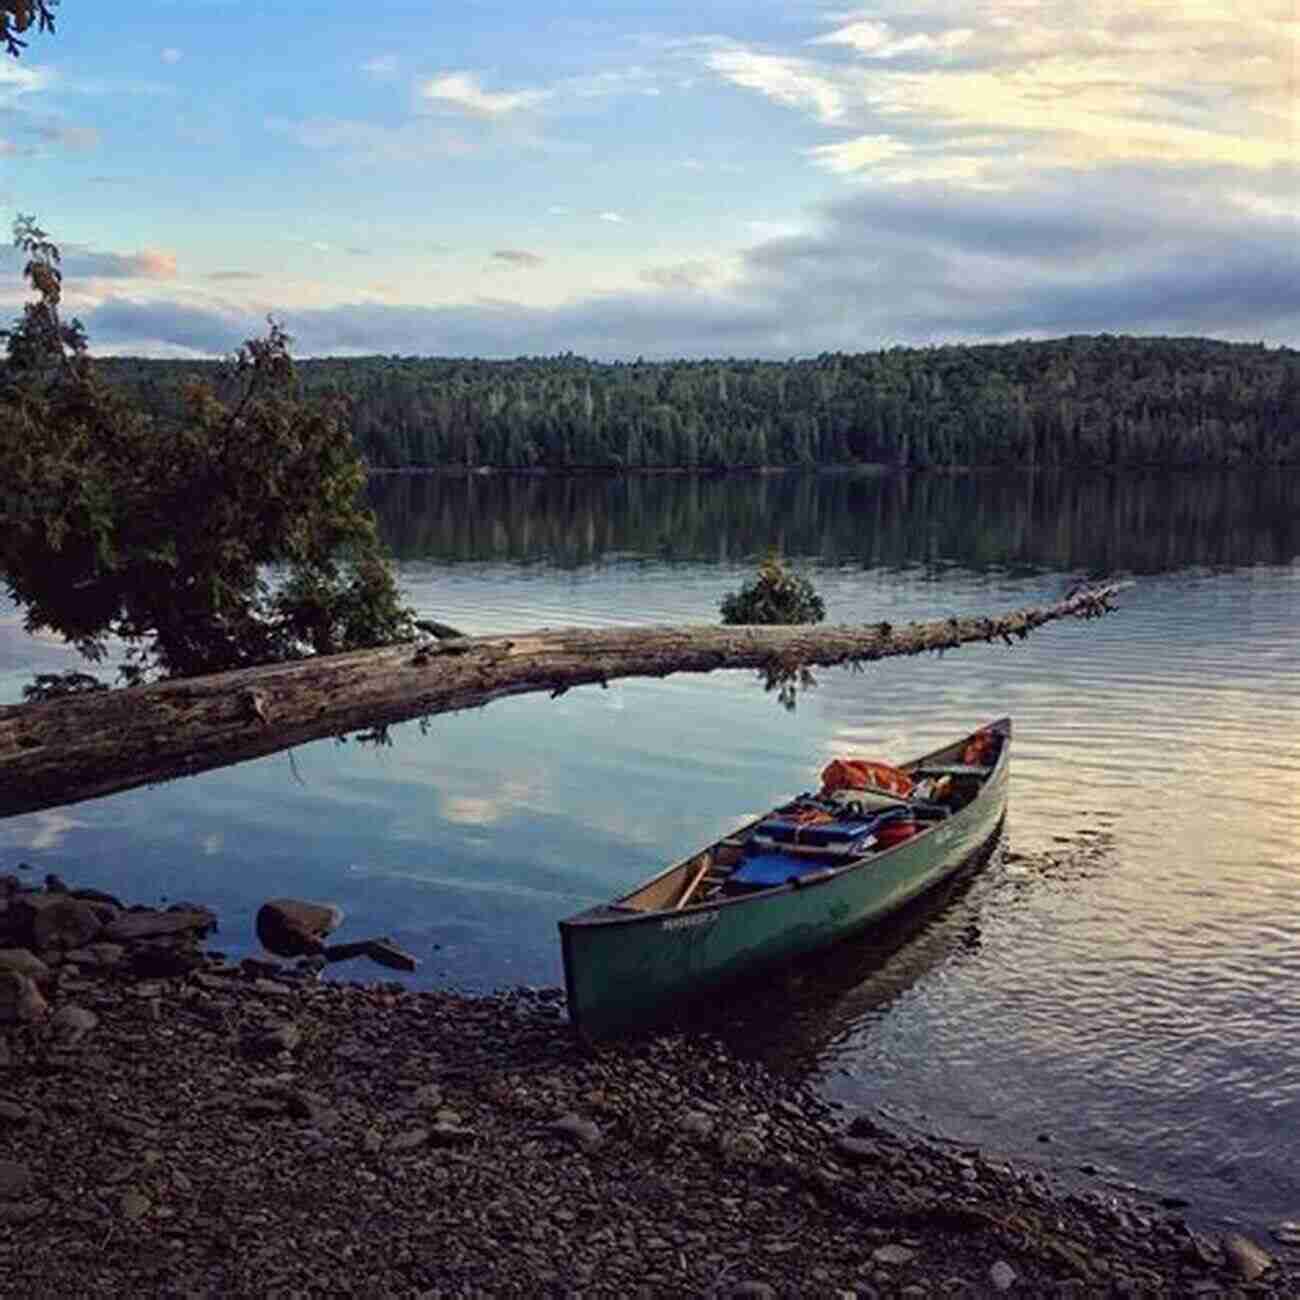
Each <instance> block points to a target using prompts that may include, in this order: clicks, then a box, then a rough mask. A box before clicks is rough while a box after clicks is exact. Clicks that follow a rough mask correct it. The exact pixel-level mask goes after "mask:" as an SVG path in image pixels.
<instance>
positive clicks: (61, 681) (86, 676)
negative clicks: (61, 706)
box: [23, 669, 108, 704]
mask: <svg viewBox="0 0 1300 1300" xmlns="http://www.w3.org/2000/svg"><path fill="white" fill-rule="evenodd" d="M106 690H108V687H107V686H106V685H105V684H104V683H103V682H101V681H100V680H99V678H98V677H92V676H91V675H90V673H79V672H77V671H76V670H75V669H74V670H71V671H69V672H66V673H37V674H36V679H35V681H33V682H32V684H31V685H30V686H24V687H23V699H25V700H26V701H27V702H28V703H29V704H36V703H39V702H41V701H42V700H61V699H63V698H64V697H65V696H68V695H89V694H92V693H93V692H95V691H106Z"/></svg>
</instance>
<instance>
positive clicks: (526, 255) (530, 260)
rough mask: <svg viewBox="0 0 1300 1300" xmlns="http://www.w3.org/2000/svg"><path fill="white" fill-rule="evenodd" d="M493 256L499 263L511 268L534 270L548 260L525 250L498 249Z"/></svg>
mask: <svg viewBox="0 0 1300 1300" xmlns="http://www.w3.org/2000/svg"><path fill="white" fill-rule="evenodd" d="M492 256H493V257H494V258H495V259H496V260H497V261H498V262H506V263H508V264H509V265H510V266H517V267H521V268H532V267H535V266H541V265H542V264H543V263H544V262H545V261H546V259H545V258H544V257H542V256H540V255H539V254H537V253H530V252H528V250H527V249H523V248H498V249H497V250H496V252H495V253H493V254H492Z"/></svg>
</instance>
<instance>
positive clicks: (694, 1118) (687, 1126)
mask: <svg viewBox="0 0 1300 1300" xmlns="http://www.w3.org/2000/svg"><path fill="white" fill-rule="evenodd" d="M677 1127H678V1128H679V1129H680V1130H681V1131H682V1133H683V1135H685V1136H686V1137H688V1138H694V1139H695V1140H696V1141H700V1142H703V1141H707V1140H708V1139H709V1138H711V1137H712V1136H713V1129H714V1124H713V1120H712V1119H711V1118H710V1117H709V1116H708V1115H705V1114H703V1113H702V1112H700V1111H698V1110H688V1111H687V1112H686V1114H685V1115H683V1116H682V1117H681V1119H680V1120H679V1121H678V1124H677Z"/></svg>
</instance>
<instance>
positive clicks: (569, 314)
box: [79, 165, 1300, 358]
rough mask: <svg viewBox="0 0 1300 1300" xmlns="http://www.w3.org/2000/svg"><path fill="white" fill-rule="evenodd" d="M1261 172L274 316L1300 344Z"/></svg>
mask: <svg viewBox="0 0 1300 1300" xmlns="http://www.w3.org/2000/svg"><path fill="white" fill-rule="evenodd" d="M1243 175H1248V176H1249V175H1253V173H1240V172H1238V173H1233V172H1230V171H1227V170H1226V169H1206V168H1187V169H1182V170H1181V171H1177V172H1171V171H1170V170H1169V169H1166V168H1141V167H1135V166H1131V165H1130V166H1124V167H1113V168H1108V169H1103V170H1101V171H1098V172H1096V173H1094V174H1092V175H1091V176H1090V178H1089V182H1088V184H1087V186H1082V185H1080V183H1079V178H1078V176H1077V175H1076V174H1074V173H1072V172H1070V171H1068V170H1066V169H1060V170H1058V171H1057V172H1055V173H1052V174H1050V175H1045V176H1038V177H1027V178H1025V179H1024V180H1023V181H1022V182H1021V183H1020V184H1018V185H1016V186H1014V187H1010V188H1007V189H1005V190H1000V191H991V190H990V191H972V190H969V189H966V188H964V187H959V186H954V185H951V184H936V183H926V184H920V183H917V184H912V185H907V186H898V185H890V184H873V185H869V186H862V187H860V188H859V189H858V190H856V191H855V192H853V193H852V194H849V195H846V196H844V197H842V198H840V199H837V200H835V201H834V202H831V203H827V204H823V205H821V206H820V207H818V208H817V209H815V210H813V212H812V213H811V214H810V219H809V220H808V221H807V223H806V225H805V227H804V229H803V231H802V233H799V234H793V235H786V236H782V237H776V238H768V239H764V240H762V241H760V242H758V243H756V244H755V245H754V246H753V247H752V248H750V249H749V250H748V252H747V253H745V254H744V256H743V257H742V259H741V261H740V265H739V273H738V274H737V275H734V276H733V275H730V274H728V276H727V277H725V278H724V277H721V276H717V277H713V278H710V277H709V276H708V274H707V270H706V268H705V267H704V266H702V265H699V266H697V265H696V264H693V263H683V264H679V265H677V266H676V267H673V266H668V267H652V268H648V269H647V270H645V271H644V272H642V275H641V280H642V285H643V287H642V288H641V289H639V290H630V291H624V292H621V293H603V294H599V295H590V296H587V297H582V298H577V299H575V300H573V301H570V302H567V303H564V304H561V305H559V306H552V307H537V306H529V305H525V304H520V303H512V302H507V301H497V302H483V301H479V302H470V303H461V304H451V305H444V306H427V307H426V306H411V305H405V306H404V305H399V304H393V303H376V302H357V303H347V304H341V305H338V306H331V307H313V308H295V307H291V306H286V307H277V308H275V314H276V316H277V318H283V319H284V321H285V323H286V326H287V328H288V329H289V331H290V333H291V334H292V335H293V336H294V338H295V340H296V342H295V349H296V351H297V352H298V353H299V354H300V355H304V356H309V355H326V354H340V355H348V354H359V353H380V354H383V353H390V352H397V353H422V354H431V355H443V356H485V357H511V356H518V355H520V354H555V353H557V352H562V351H566V350H572V351H574V352H578V353H581V354H584V355H589V356H593V357H599V358H614V357H630V356H636V355H638V354H639V355H644V356H647V357H674V356H695V357H701V356H703V357H708V356H720V355H722V356H726V355H731V356H767V357H787V356H794V355H804V356H806V355H816V354H817V353H819V352H822V351H836V350H844V351H862V350H867V349H872V348H877V347H881V346H889V345H893V344H896V343H897V344H927V343H940V342H948V341H954V342H956V341H973V340H980V339H984V340H996V339H1003V338H1018V337H1049V336H1055V335H1058V334H1067V333H1097V332H1103V331H1104V332H1110V333H1162V334H1179V335H1187V334H1208V335H1216V336H1219V337H1226V338H1234V337H1235V338H1248V339H1266V340H1268V341H1270V342H1273V343H1279V342H1281V343H1288V344H1291V345H1296V344H1300V216H1298V215H1296V214H1295V213H1294V212H1292V213H1287V212H1286V210H1285V207H1284V200H1285V199H1286V197H1287V196H1288V195H1292V196H1293V195H1294V194H1295V193H1296V192H1297V190H1298V189H1300V169H1296V168H1292V169H1289V170H1282V169H1279V170H1278V171H1277V172H1276V173H1274V174H1271V175H1270V177H1269V178H1268V185H1267V187H1266V188H1262V187H1261V186H1259V185H1256V186H1255V187H1253V188H1250V187H1246V186H1244V185H1243V184H1242V176H1243ZM1238 193H1239V197H1234V198H1227V197H1222V196H1228V195H1234V194H1238ZM1207 194H1212V195H1216V196H1220V197H1219V198H1218V200H1217V206H1216V204H1207V202H1206V199H1205V196H1206V195H1207ZM1269 196H1273V197H1275V198H1276V199H1277V202H1276V203H1273V204H1268V203H1261V202H1258V201H1257V202H1254V203H1251V202H1247V201H1246V200H1247V199H1248V198H1252V197H1253V198H1254V199H1256V200H1258V199H1261V198H1264V199H1267V198H1268V197H1269ZM500 251H509V250H500ZM265 313H266V308H265V307H264V306H259V307H258V308H257V310H254V309H253V308H252V307H251V306H250V307H249V308H248V309H247V310H246V311H245V310H241V309H237V308H231V307H229V306H222V305H217V306H212V305H209V304H186V303H181V302H166V301H163V300H157V299H155V300H149V301H145V300H127V299H124V298H112V299H109V300H107V301H106V302H104V303H102V304H100V305H99V306H98V307H94V308H93V309H92V310H90V311H87V312H79V314H80V315H81V318H82V319H83V321H84V322H85V324H86V326H87V329H88V330H89V333H90V338H91V340H92V343H93V344H94V345H95V347H96V348H97V349H101V350H118V351H121V350H130V348H132V347H134V348H136V349H141V348H148V349H150V350H165V349H172V350H177V349H186V348H188V349H192V350H194V351H196V352H205V353H207V354H211V355H218V354H221V353H224V352H228V351H229V350H230V349H231V348H232V347H234V346H235V345H236V344H237V343H238V342H239V341H240V340H242V339H243V338H244V337H246V336H247V335H249V334H254V333H258V332H260V330H261V329H262V326H263V322H264V317H265ZM128 345H129V346H128Z"/></svg>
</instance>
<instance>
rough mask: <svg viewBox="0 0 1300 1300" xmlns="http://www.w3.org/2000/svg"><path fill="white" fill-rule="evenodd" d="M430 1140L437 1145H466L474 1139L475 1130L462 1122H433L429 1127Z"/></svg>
mask: <svg viewBox="0 0 1300 1300" xmlns="http://www.w3.org/2000/svg"><path fill="white" fill-rule="evenodd" d="M429 1141H430V1143H431V1144H432V1145H433V1146H436V1147H459V1146H466V1145H467V1144H468V1143H470V1142H473V1141H474V1130H473V1129H470V1128H465V1127H463V1126H462V1125H460V1124H444V1123H436V1124H433V1125H432V1126H431V1127H430V1129H429Z"/></svg>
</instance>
